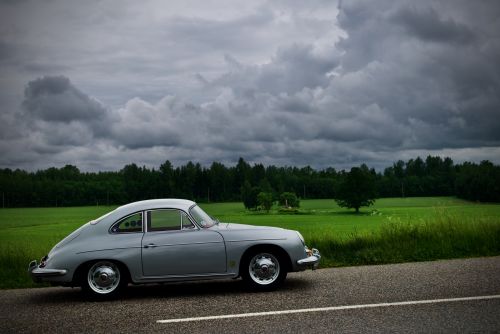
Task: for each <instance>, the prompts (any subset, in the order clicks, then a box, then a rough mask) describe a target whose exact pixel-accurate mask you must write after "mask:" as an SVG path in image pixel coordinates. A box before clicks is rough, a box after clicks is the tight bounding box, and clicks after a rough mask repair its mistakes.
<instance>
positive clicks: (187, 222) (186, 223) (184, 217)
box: [181, 212, 196, 230]
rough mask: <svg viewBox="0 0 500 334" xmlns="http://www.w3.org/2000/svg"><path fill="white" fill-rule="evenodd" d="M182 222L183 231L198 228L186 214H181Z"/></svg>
mask: <svg viewBox="0 0 500 334" xmlns="http://www.w3.org/2000/svg"><path fill="white" fill-rule="evenodd" d="M181 221H182V229H183V230H192V229H195V228H196V227H195V226H194V224H193V223H191V221H190V220H189V218H188V216H187V215H186V214H185V213H184V212H181Z"/></svg>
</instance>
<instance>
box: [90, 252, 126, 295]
mask: <svg viewBox="0 0 500 334" xmlns="http://www.w3.org/2000/svg"><path fill="white" fill-rule="evenodd" d="M82 276H83V277H82V290H83V291H84V292H85V293H86V294H87V295H89V296H90V297H93V298H113V297H116V296H117V295H118V294H119V293H120V290H122V289H123V288H124V287H125V286H126V285H127V279H126V275H125V273H124V272H123V271H121V270H120V267H119V265H118V264H116V263H114V262H111V261H98V262H95V263H91V264H90V265H88V266H87V270H86V271H85V272H84V275H82Z"/></svg>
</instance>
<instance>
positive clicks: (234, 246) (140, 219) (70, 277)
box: [29, 199, 321, 297]
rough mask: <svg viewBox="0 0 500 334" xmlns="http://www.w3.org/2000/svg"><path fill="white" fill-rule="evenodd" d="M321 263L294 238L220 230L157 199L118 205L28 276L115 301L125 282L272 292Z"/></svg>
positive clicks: (195, 211) (190, 206) (269, 231)
mask: <svg viewBox="0 0 500 334" xmlns="http://www.w3.org/2000/svg"><path fill="white" fill-rule="evenodd" d="M320 258H321V256H320V254H319V252H318V250H316V249H314V248H313V249H309V248H307V246H306V245H305V243H304V238H303V237H302V235H301V234H300V233H299V232H297V231H291V230H285V229H281V228H275V227H262V226H250V225H241V224H227V223H219V222H218V221H217V220H214V219H212V218H211V217H210V216H209V215H207V214H206V213H205V212H204V211H203V210H202V209H201V208H200V207H199V206H198V205H197V204H196V203H194V202H192V201H188V200H180V199H157V200H147V201H141V202H134V203H131V204H127V205H124V206H121V207H119V208H117V209H115V210H113V211H111V212H109V213H107V214H105V215H104V216H102V217H100V218H97V219H95V220H93V221H90V222H88V223H86V224H84V225H83V226H81V227H80V228H78V229H77V230H76V231H74V232H73V233H71V234H70V235H68V236H67V237H66V238H64V239H63V240H62V241H61V242H59V243H58V244H57V245H56V246H55V247H54V248H53V249H52V250H51V251H50V252H49V254H48V255H46V256H44V257H43V258H42V260H41V262H40V264H38V263H37V262H36V261H32V262H31V263H30V264H29V272H30V273H31V275H32V277H33V280H34V281H35V282H41V281H45V282H51V283H52V284H54V285H64V286H81V287H82V289H83V291H85V292H87V293H88V294H89V295H91V296H94V297H99V296H100V297H103V296H107V297H109V296H115V295H117V294H119V292H120V290H122V289H123V288H124V287H126V286H127V285H128V283H134V284H138V283H152V282H169V281H185V280H200V279H213V278H236V277H242V278H243V279H244V281H245V282H246V283H247V285H248V286H249V287H250V288H253V289H257V290H272V289H275V288H277V287H278V286H279V285H280V284H281V283H282V282H283V280H284V279H285V277H286V275H287V272H293V271H301V270H304V269H306V268H312V269H315V268H316V267H317V266H318V263H319V260H320Z"/></svg>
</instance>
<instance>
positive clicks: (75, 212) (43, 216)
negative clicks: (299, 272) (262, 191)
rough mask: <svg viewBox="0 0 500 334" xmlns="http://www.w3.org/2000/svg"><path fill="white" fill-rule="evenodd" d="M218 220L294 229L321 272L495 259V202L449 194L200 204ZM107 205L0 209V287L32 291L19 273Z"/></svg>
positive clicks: (498, 235) (498, 209) (498, 220)
mask: <svg viewBox="0 0 500 334" xmlns="http://www.w3.org/2000/svg"><path fill="white" fill-rule="evenodd" d="M200 206H201V207H202V208H203V209H205V210H206V211H207V212H208V213H209V214H210V215H212V216H214V217H217V218H219V220H220V221H222V222H232V223H242V224H251V225H268V226H277V227H283V228H289V229H295V230H298V231H300V232H301V233H302V234H303V235H304V237H305V239H306V242H307V244H308V245H309V246H312V247H316V248H318V249H319V250H320V251H321V253H322V255H323V259H322V262H321V266H322V267H332V266H345V265H360V264H379V263H395V262H407V261H425V260H434V259H445V258H455V257H471V256H489V255H498V254H500V204H478V203H473V202H467V201H463V200H459V199H456V198H451V197H422V198H392V199H391V198H386V199H379V200H377V201H376V203H375V205H374V206H372V207H369V208H362V211H361V213H360V214H355V213H354V212H352V211H349V210H346V209H343V208H339V207H338V206H337V205H336V204H335V202H334V201H333V200H303V201H301V208H300V210H299V212H298V213H295V214H290V213H280V212H278V208H274V209H273V210H272V211H271V212H270V213H265V212H259V211H256V212H253V211H247V210H245V209H244V207H243V204H242V203H213V204H201V205H200ZM112 209H114V207H103V206H99V207H74V208H25V209H0V288H20V287H30V286H34V284H32V283H31V280H30V278H29V276H28V274H27V272H26V269H27V265H28V263H29V261H30V260H33V259H37V260H39V259H40V258H41V257H42V256H43V255H45V254H47V252H48V251H49V250H50V248H52V247H53V246H54V245H55V244H56V243H57V242H58V241H59V240H61V239H62V238H64V237H65V236H66V235H67V234H69V233H70V232H71V231H73V230H74V229H76V228H77V227H79V226H80V225H82V224H84V223H85V222H87V221H89V220H91V219H94V218H96V217H98V216H100V215H102V214H104V213H106V212H108V211H110V210H112Z"/></svg>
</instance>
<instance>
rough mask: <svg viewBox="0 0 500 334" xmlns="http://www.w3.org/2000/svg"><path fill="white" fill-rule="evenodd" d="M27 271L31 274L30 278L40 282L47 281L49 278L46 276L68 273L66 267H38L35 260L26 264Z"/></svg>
mask: <svg viewBox="0 0 500 334" xmlns="http://www.w3.org/2000/svg"><path fill="white" fill-rule="evenodd" d="M28 272H29V273H30V274H31V278H32V279H33V281H34V282H36V283H40V282H42V281H49V280H50V279H47V278H50V277H58V276H64V275H66V274H67V273H68V271H67V270H66V269H46V268H40V266H39V265H38V264H37V262H36V260H33V261H31V262H30V264H29V266H28Z"/></svg>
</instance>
